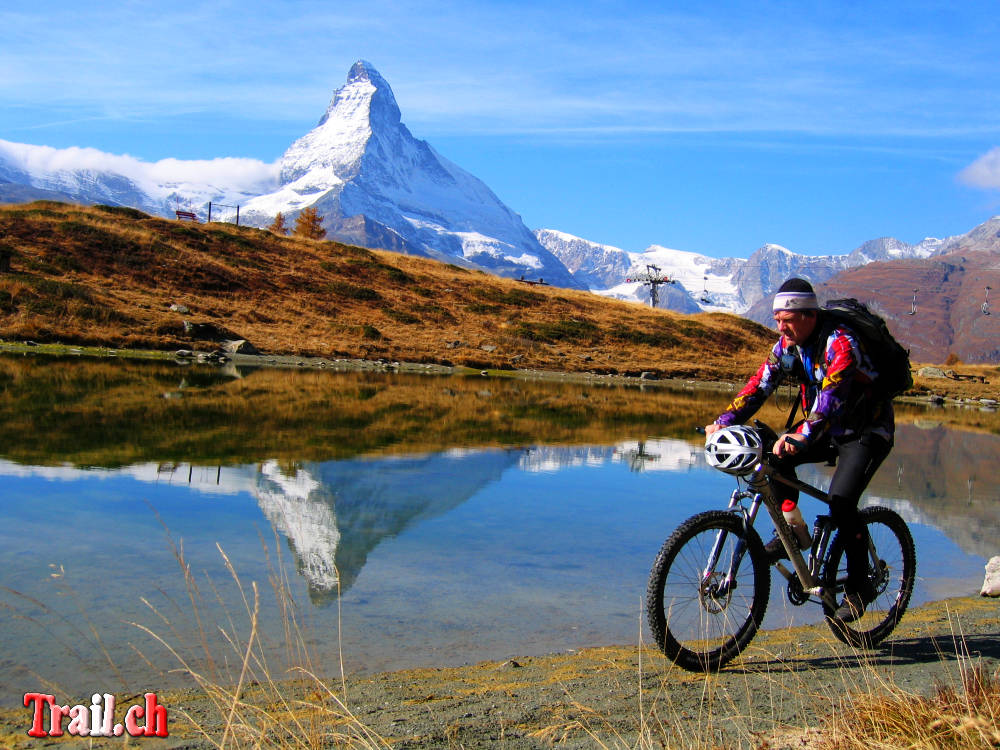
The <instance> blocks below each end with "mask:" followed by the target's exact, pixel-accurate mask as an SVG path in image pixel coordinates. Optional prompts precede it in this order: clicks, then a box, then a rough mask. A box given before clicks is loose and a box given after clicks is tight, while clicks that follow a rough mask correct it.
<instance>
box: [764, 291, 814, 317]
mask: <svg viewBox="0 0 1000 750" xmlns="http://www.w3.org/2000/svg"><path fill="white" fill-rule="evenodd" d="M818 309H819V302H817V300H816V294H815V293H813V292H779V293H778V294H776V295H774V305H773V306H772V307H771V311H772V312H778V311H779V310H788V311H790V312H798V311H799V310H818Z"/></svg>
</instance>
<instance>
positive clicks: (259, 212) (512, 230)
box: [242, 60, 579, 287]
mask: <svg viewBox="0 0 1000 750" xmlns="http://www.w3.org/2000/svg"><path fill="white" fill-rule="evenodd" d="M280 165H281V166H280V175H279V183H280V184H279V187H278V189H277V190H276V191H275V192H273V193H269V194H267V195H261V196H257V197H256V198H254V199H253V200H251V201H249V202H248V203H247V204H245V209H244V213H243V214H242V216H245V217H246V220H247V221H248V222H249V223H251V224H256V225H258V226H267V225H268V224H270V223H271V221H273V219H274V216H275V215H276V214H278V213H279V212H280V213H281V214H282V216H284V217H285V218H286V219H288V218H294V217H295V216H296V214H297V213H298V212H299V211H301V210H303V209H304V208H306V207H312V208H315V209H316V210H317V211H318V212H319V215H320V216H321V217H323V226H324V228H325V229H326V230H327V237H329V238H330V239H339V240H341V241H343V242H350V243H352V244H360V245H365V246H368V247H381V248H387V249H393V250H402V251H405V252H409V253H415V254H419V255H426V256H428V257H431V258H437V259H439V260H444V261H446V262H448V263H453V262H455V260H456V259H458V260H459V261H460V262H461V263H462V264H464V265H469V266H472V267H478V268H481V269H483V270H487V271H490V272H491V273H496V274H499V275H502V276H513V277H515V278H523V277H527V279H536V280H543V279H544V281H545V283H548V284H557V285H560V286H567V287H578V286H579V282H577V281H575V280H574V279H573V277H572V276H571V275H570V273H569V271H568V270H567V269H566V267H565V266H564V265H563V264H562V263H560V262H559V261H558V260H557V259H556V258H555V257H554V256H553V255H552V254H551V253H549V252H548V251H547V250H546V249H545V248H543V247H542V246H541V245H540V244H539V243H538V240H537V239H535V236H534V235H533V234H532V233H531V232H530V231H529V230H528V228H527V227H525V226H524V223H523V222H522V221H521V217H520V216H518V215H517V214H516V213H514V212H513V211H511V210H510V209H509V208H507V206H505V205H504V204H503V203H502V202H501V201H500V199H499V198H497V197H496V195H494V194H493V192H492V191H491V190H490V189H489V188H488V187H487V186H486V185H485V184H483V182H482V181H480V180H479V179H477V178H476V177H474V176H473V175H471V174H469V173H468V172H466V171H465V170H463V169H462V168H461V167H459V166H457V165H455V164H452V163H451V162H450V161H448V160H447V159H445V158H444V157H442V156H441V155H440V154H438V153H437V152H436V151H435V150H434V149H433V148H431V146H430V144H428V143H427V142H426V141H421V140H418V139H417V138H414V137H413V134H412V133H410V131H409V129H408V128H407V127H406V126H405V125H404V124H403V122H402V120H401V117H400V111H399V105H397V104H396V98H395V97H394V96H393V94H392V89H391V88H390V87H389V84H388V83H387V82H386V80H385V79H384V78H383V77H382V76H381V75H380V74H379V72H378V71H377V70H376V69H375V67H374V66H373V65H372V64H371V63H370V62H367V61H365V60H358V61H357V62H355V63H354V65H352V66H351V69H350V70H349V71H348V73H347V82H346V83H345V84H344V85H343V86H341V87H340V88H339V89H337V90H336V91H335V92H334V94H333V99H332V100H331V101H330V105H329V106H328V107H327V109H326V112H325V114H324V115H323V117H322V118H321V119H320V121H319V124H318V125H317V126H316V127H315V128H313V129H312V130H310V131H309V132H308V133H306V134H305V135H304V136H302V137H301V138H299V139H298V140H296V141H295V142H294V143H293V144H292V145H291V146H290V147H289V148H288V150H287V151H285V153H284V155H283V156H282V157H281V160H280Z"/></svg>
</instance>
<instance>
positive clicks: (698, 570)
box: [646, 511, 771, 672]
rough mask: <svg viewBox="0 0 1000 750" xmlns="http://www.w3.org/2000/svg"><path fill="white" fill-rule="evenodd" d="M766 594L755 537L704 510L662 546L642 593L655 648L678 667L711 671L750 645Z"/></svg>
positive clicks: (732, 518) (730, 518) (736, 520)
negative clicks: (711, 562)
mask: <svg viewBox="0 0 1000 750" xmlns="http://www.w3.org/2000/svg"><path fill="white" fill-rule="evenodd" d="M716 547H717V552H718V554H716V555H715V563H714V565H711V566H710V558H712V556H713V555H712V552H713V549H716ZM730 572H732V573H733V577H732V579H731V580H730V579H729V574H730ZM770 588H771V570H770V566H769V564H768V562H767V560H766V554H765V553H764V544H763V542H761V540H760V536H759V535H758V534H757V532H756V531H754V529H753V528H752V527H748V526H746V525H745V523H744V521H743V519H742V518H741V517H740V516H738V515H736V514H734V513H731V512H726V511H707V512H705V513H699V514H698V515H696V516H692V517H691V518H689V519H688V520H687V521H685V522H684V523H683V524H681V525H680V526H679V527H678V528H677V530H676V531H674V533H673V534H672V535H671V536H670V538H669V539H667V541H666V542H664V543H663V547H662V548H661V549H660V553H659V554H658V555H657V557H656V561H655V562H654V563H653V569H652V571H651V572H650V575H649V585H648V586H647V588H646V619H647V621H648V623H649V628H650V630H651V631H652V632H653V637H654V638H655V639H656V645H657V646H659V647H660V649H661V650H662V651H663V653H664V654H666V655H667V657H669V658H670V659H672V660H673V661H674V662H675V663H676V664H677V665H678V666H680V667H683V668H684V669H687V670H690V671H692V672H708V671H713V670H717V669H719V668H720V667H722V666H723V665H724V664H725V663H726V662H728V661H729V660H730V659H732V658H734V657H735V656H737V655H738V654H739V653H740V652H741V651H742V650H743V649H744V648H746V647H747V644H749V643H750V640H751V639H752V638H753V637H754V635H755V634H756V632H757V628H758V627H760V623H761V621H762V620H763V619H764V611H765V610H766V609H767V599H768V596H769V594H770Z"/></svg>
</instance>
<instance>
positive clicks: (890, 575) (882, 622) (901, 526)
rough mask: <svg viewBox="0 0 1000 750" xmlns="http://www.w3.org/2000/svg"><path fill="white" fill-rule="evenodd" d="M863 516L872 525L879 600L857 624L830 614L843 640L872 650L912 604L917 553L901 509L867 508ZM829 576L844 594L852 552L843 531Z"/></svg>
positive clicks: (871, 578) (871, 563)
mask: <svg viewBox="0 0 1000 750" xmlns="http://www.w3.org/2000/svg"><path fill="white" fill-rule="evenodd" d="M861 520H862V521H863V522H864V523H865V524H866V526H867V529H868V538H869V544H868V584H869V586H871V594H872V595H873V596H874V599H873V600H872V601H871V602H870V603H869V604H868V606H867V608H866V609H865V613H864V614H863V615H862V616H861V617H860V618H859V619H858V620H856V621H854V622H851V623H845V622H842V621H841V620H838V619H837V618H835V617H832V616H831V615H832V614H833V613H832V612H831V611H828V612H826V615H827V622H828V623H829V625H830V630H832V631H833V634H834V635H835V636H836V637H837V638H838V639H839V640H841V641H843V642H844V643H846V644H847V645H849V646H853V647H854V648H872V647H874V646H876V645H877V644H878V643H879V642H880V641H882V640H883V639H884V638H885V637H886V636H888V635H889V633H891V632H892V630H893V628H895V627H896V624H897V623H898V622H899V620H900V618H902V616H903V612H905V611H906V607H907V605H908V604H909V603H910V594H912V593H913V582H914V581H915V580H916V574H917V553H916V550H915V549H914V546H913V537H912V536H911V535H910V529H909V528H908V527H907V525H906V521H904V520H903V519H902V518H901V517H900V515H899V514H898V513H896V512H895V511H892V510H889V509H888V508H883V507H881V506H872V507H870V508H865V509H864V510H862V511H861ZM823 578H824V580H825V581H826V585H827V586H829V587H832V588H833V590H834V591H835V592H836V594H837V597H838V598H839V597H840V595H842V594H843V591H844V584H845V583H846V581H847V556H846V555H845V554H844V540H843V538H842V535H841V534H840V533H839V532H838V533H837V535H836V536H834V538H833V541H832V542H831V544H830V555H829V557H828V558H827V561H826V564H825V565H824V574H823Z"/></svg>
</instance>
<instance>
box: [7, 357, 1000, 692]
mask: <svg viewBox="0 0 1000 750" xmlns="http://www.w3.org/2000/svg"><path fill="white" fill-rule="evenodd" d="M0 375H2V377H3V383H4V393H3V401H2V402H0V406H2V412H0V414H2V417H3V419H4V421H5V423H6V427H5V430H4V433H5V435H4V448H3V451H2V455H0V483H2V486H3V493H2V500H0V502H2V505H0V513H2V519H3V522H2V524H0V587H2V588H0V639H2V649H3V659H2V662H0V691H2V692H0V700H2V701H3V703H5V704H11V703H15V702H16V701H18V699H19V698H20V696H21V695H22V694H23V693H24V692H25V691H27V690H34V689H37V688H38V687H40V686H42V685H44V684H47V683H45V682H40V680H46V681H51V682H52V683H54V684H56V685H58V686H59V688H60V689H62V690H65V691H67V692H69V693H74V692H75V693H84V692H90V691H94V690H100V691H102V692H104V691H108V692H112V691H113V690H116V689H119V688H118V687H117V686H119V685H122V684H123V683H124V687H126V688H128V689H131V690H135V691H142V690H149V689H153V690H155V689H163V688H165V687H167V686H169V685H173V684H177V683H178V682H179V681H181V678H180V677H179V676H178V675H176V674H170V673H169V670H171V669H174V668H176V667H177V666H178V665H177V663H176V660H175V659H174V657H172V656H170V655H169V654H167V653H166V651H165V650H164V649H163V648H162V647H161V646H159V645H158V644H157V643H156V642H155V640H154V639H153V638H152V637H150V636H149V635H148V633H147V632H145V631H144V630H143V629H141V628H139V627H137V626H136V625H135V624H133V623H138V624H140V625H143V626H145V627H148V628H151V629H153V630H154V631H156V632H157V633H158V634H160V635H162V636H163V637H164V638H165V639H166V640H168V641H169V642H170V643H171V645H173V646H174V647H176V648H179V649H181V650H182V651H183V652H184V653H189V652H187V651H184V649H185V648H189V649H192V650H191V651H190V654H191V658H193V659H200V658H201V654H200V653H199V649H198V648H197V647H194V646H196V644H197V642H198V640H199V637H198V635H197V633H198V629H199V626H198V622H197V619H196V618H195V616H194V615H195V613H197V614H198V615H199V616H200V617H201V620H202V627H204V628H207V629H208V630H209V631H212V632H215V627H214V625H213V623H214V624H220V625H221V626H222V627H224V628H226V629H228V630H235V631H236V632H239V633H243V634H244V635H245V632H246V630H248V628H247V626H246V620H247V617H246V616H245V614H244V615H243V616H242V617H241V616H240V613H241V610H242V609H243V607H244V605H243V602H242V597H243V595H244V593H245V594H246V596H248V597H252V589H251V585H252V582H257V584H258V586H259V589H260V592H261V595H262V605H261V625H262V627H261V632H262V637H263V640H264V642H265V644H266V645H267V648H269V649H271V648H273V650H274V651H275V653H279V652H281V651H282V647H281V644H282V643H283V642H284V640H285V638H284V635H283V634H284V626H283V623H284V622H285V620H283V618H282V616H281V613H280V611H279V608H278V607H277V606H276V605H275V604H274V597H273V595H272V584H271V581H272V580H273V578H274V576H275V575H278V576H284V577H285V578H287V583H288V587H289V589H290V591H291V593H292V595H293V596H294V598H295V600H296V601H297V603H298V610H297V614H296V617H297V618H298V621H300V622H302V623H303V624H304V633H305V635H304V638H305V640H307V641H308V642H309V644H310V645H311V646H312V647H313V648H314V650H315V652H316V653H317V655H318V662H317V664H316V667H317V669H318V670H319V671H321V672H323V673H325V674H331V675H332V674H337V673H338V672H339V670H340V663H341V660H342V661H343V665H344V669H345V670H346V671H348V672H354V671H366V672H367V671H376V670H383V669H396V668H402V667H408V666H419V665H437V666H444V665H455V664H462V663H470V662H475V661H480V660H484V659H502V658H507V657H511V656H516V655H522V656H523V655H529V654H540V653H548V652H555V651H566V650H571V649H576V648H581V647H585V646H593V645H605V644H611V643H636V642H638V640H639V639H640V638H642V639H643V641H645V642H648V641H649V640H650V638H649V635H648V631H647V630H646V629H645V625H644V622H643V621H642V608H643V595H644V592H645V586H646V578H647V575H648V572H649V566H650V565H651V563H652V560H653V558H654V556H655V554H656V552H657V550H658V549H659V547H660V545H661V544H662V542H663V540H664V539H665V538H666V537H667V536H668V535H669V534H670V532H671V530H672V529H673V528H674V527H676V526H677V525H678V523H680V522H681V521H682V520H683V519H684V518H686V517H688V516H689V515H691V514H693V513H695V512H698V511H700V510H705V509H709V508H718V507H723V506H724V505H725V503H726V501H727V499H728V496H729V493H730V492H731V490H732V489H733V486H734V484H733V480H732V479H731V478H730V477H728V476H726V475H723V474H721V473H719V472H716V471H713V470H710V469H709V468H708V467H707V466H706V464H705V462H704V459H703V457H702V453H701V449H700V448H701V446H700V444H699V443H698V441H697V439H696V436H693V435H691V433H690V428H691V426H693V425H696V424H703V423H704V422H706V421H708V420H709V419H710V418H711V417H712V416H714V415H715V414H716V413H717V412H718V411H719V409H721V407H722V406H723V405H724V403H725V400H726V399H725V397H724V396H705V395H701V396H699V395H696V394H693V393H691V392H677V393H674V394H670V393H665V392H663V391H662V390H656V391H655V392H650V391H641V390H639V389H625V388H614V389H609V388H607V387H602V386H586V385H573V386H571V385H565V384H551V383H525V382H517V383H515V382H503V383H501V382H498V381H490V382H485V381H480V380H478V379H477V380H475V381H473V380H471V379H470V380H464V381H463V380H460V379H455V378H450V379H440V378H431V377H424V378H403V377H400V376H397V375H391V374H384V375H372V374H368V375H357V374H333V373H319V374H305V373H298V372H292V373H280V374H277V375H276V374H275V373H273V372H272V373H262V372H256V373H253V372H250V373H235V372H230V373H229V374H228V375H220V374H217V373H214V372H207V373H204V372H199V371H183V372H181V371H178V370H177V369H176V368H174V367H173V366H164V365H155V366H147V367H143V366H139V365H134V364H133V365H125V364H124V363H110V364H101V365H96V364H94V363H90V364H85V363H80V362H46V363H42V364H39V363H38V362H36V361H34V360H32V361H18V362H11V361H8V360H0ZM442 399H444V400H445V401H446V402H447V405H443V402H442ZM220 403H221V404H225V408H221V407H219V404H220ZM650 414H652V415H653V419H652V422H651V421H650V419H649V418H648V416H649V415H650ZM932 416H933V415H929V416H927V417H924V416H922V415H917V418H916V419H909V420H907V421H904V420H902V419H901V424H900V426H899V429H898V433H897V446H896V449H895V451H894V453H893V454H892V455H891V456H890V458H889V459H888V460H887V461H886V463H885V465H884V466H883V467H882V469H881V470H880V473H879V475H878V476H877V477H876V480H875V481H874V482H873V485H872V487H871V488H870V493H869V498H868V500H869V502H878V503H882V504H885V505H889V506H891V507H893V508H895V509H896V510H898V511H899V512H900V513H901V514H902V515H903V516H904V517H905V518H906V519H907V521H908V522H909V523H910V526H911V529H912V531H913V535H914V538H915V541H916V545H917V554H918V574H919V580H918V582H917V586H916V590H915V594H914V602H915V603H920V602H923V601H928V600H936V599H941V598H944V597H948V596H954V595H964V594H970V593H975V592H976V591H978V586H979V584H980V583H981V581H982V571H983V564H984V562H985V560H986V559H988V558H989V557H990V556H992V555H993V554H997V553H998V552H1000V543H998V542H997V541H996V540H997V538H998V536H997V532H998V531H1000V528H998V527H1000V521H998V520H997V513H996V504H997V498H998V497H1000V491H998V490H1000V486H998V482H1000V480H998V479H997V477H996V473H995V472H994V471H993V470H992V467H993V466H995V460H996V456H997V455H998V453H1000V437H997V436H996V435H994V434H984V433H982V432H972V431H963V430H960V429H949V428H946V427H943V426H941V425H939V424H937V423H936V422H934V421H933V420H932ZM394 420H398V424H399V425H400V427H399V431H398V434H397V437H398V436H399V435H403V434H405V435H407V437H406V439H405V440H404V439H400V440H397V441H394V439H393V438H392V437H387V435H391V433H392V431H391V425H392V424H393V423H394ZM157 424H160V425H166V428H165V429H156V428H155V425H157ZM484 424H486V425H492V430H493V432H494V433H499V436H497V435H496V434H494V435H493V436H491V435H488V434H484V433H483V430H482V425H484ZM338 425H339V426H338ZM413 425H417V428H416V429H413ZM373 431H374V433H377V434H378V435H379V437H378V438H377V439H374V438H373V437H372V435H373ZM42 432H44V433H45V434H44V435H40V434H39V433H42ZM263 433H267V434H263ZM383 433H384V434H383ZM532 433H534V434H535V436H536V437H535V439H531V436H532ZM511 436H517V438H518V439H517V440H516V441H512V440H511ZM352 440H353V441H354V445H356V446H357V449H355V448H354V447H352ZM803 478H805V479H806V480H807V481H810V480H813V481H823V480H822V477H821V476H820V475H818V474H813V475H812V476H809V475H806V474H803ZM812 502H814V501H812V500H811V499H808V500H807V501H804V510H805V511H806V514H807V516H811V515H813V514H814V513H815V512H817V511H818V510H819V507H818V504H816V505H810V504H809V503H812ZM766 523H767V522H766V519H764V518H763V517H762V519H761V522H760V524H759V529H760V531H761V534H762V536H764V537H765V540H766V539H767V538H768V537H769V535H770V532H769V530H768V529H767V528H766ZM220 549H221V550H222V551H224V553H225V555H226V556H227V558H228V560H229V562H230V563H231V565H232V568H233V570H234V571H235V572H236V573H237V575H238V577H239V579H240V582H241V583H242V586H243V593H241V591H240V589H239V587H238V586H237V584H236V583H235V582H234V580H233V578H232V575H231V573H230V572H229V571H228V570H227V567H226V565H225V563H224V561H223V558H222V556H221V554H220ZM180 550H182V552H181V551H180ZM180 556H183V559H184V561H185V562H186V564H187V565H188V566H189V568H190V571H191V572H192V579H191V580H193V581H194V583H195V586H196V587H197V589H198V592H199V596H200V598H198V597H197V596H196V597H195V599H194V602H195V603H194V604H192V598H191V596H190V594H189V591H190V587H189V586H186V585H185V581H184V576H183V574H182V571H181V566H180V564H179V562H178V557H180ZM775 578H777V577H775ZM773 586H774V591H773V593H772V600H771V605H770V608H769V613H768V619H767V621H766V623H765V627H776V626H781V625H783V624H786V623H789V622H808V621H816V620H818V619H819V609H818V607H816V606H815V605H806V606H805V607H801V608H796V607H792V606H791V605H789V604H788V603H787V601H786V600H785V598H784V595H783V592H782V590H781V588H780V587H779V585H778V583H777V582H776V583H774V584H773ZM230 618H232V622H230ZM210 639H211V638H210ZM213 648H214V647H213ZM219 653H223V654H224V653H225V649H221V651H220V652H217V653H216V655H215V658H216V659H217V660H219V659H221V657H220V656H219ZM229 658H230V660H232V658H233V657H232V656H231V655H230V657H229ZM279 661H280V659H279Z"/></svg>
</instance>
